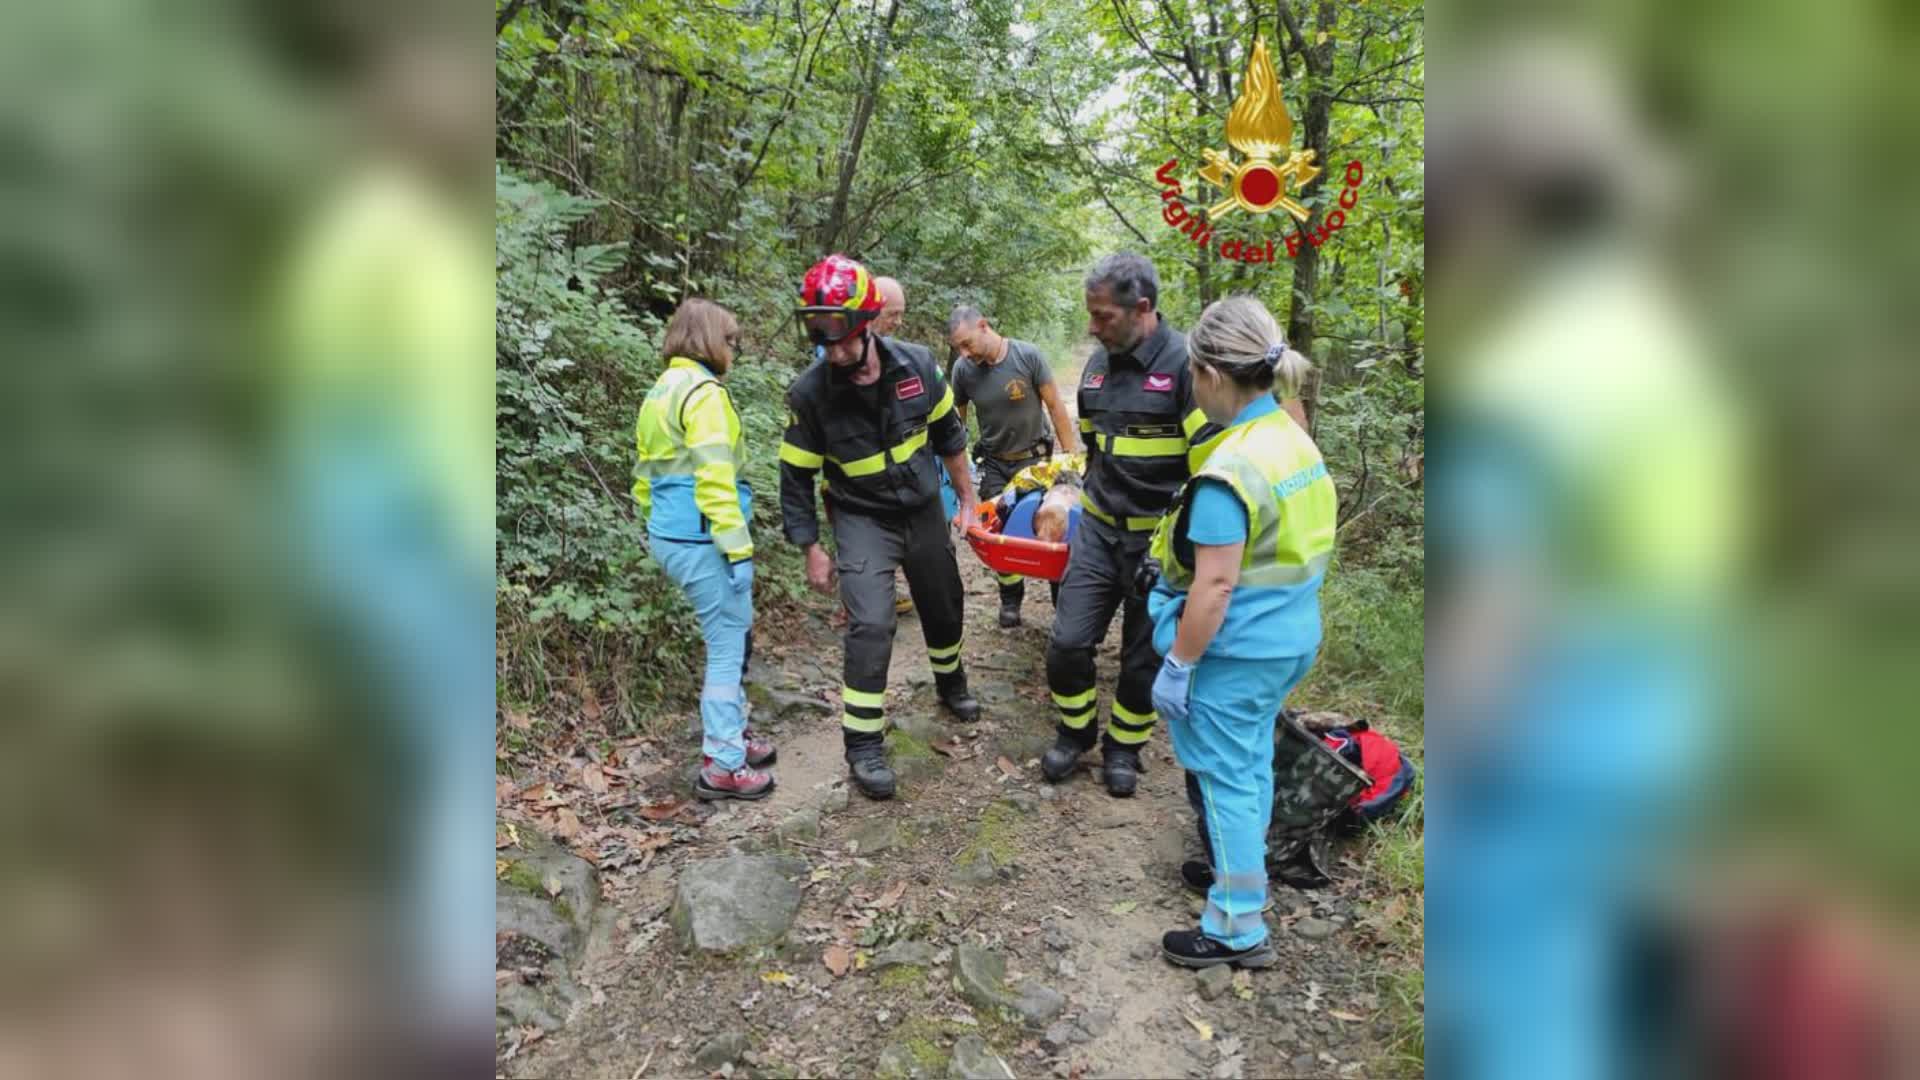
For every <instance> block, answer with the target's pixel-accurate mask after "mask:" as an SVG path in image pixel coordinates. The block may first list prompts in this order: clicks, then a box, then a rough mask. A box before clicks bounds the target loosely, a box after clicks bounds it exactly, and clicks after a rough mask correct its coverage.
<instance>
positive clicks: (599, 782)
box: [580, 763, 607, 795]
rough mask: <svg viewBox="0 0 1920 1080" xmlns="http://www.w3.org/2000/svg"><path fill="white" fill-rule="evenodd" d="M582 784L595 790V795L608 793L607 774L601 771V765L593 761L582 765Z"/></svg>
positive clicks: (589, 789)
mask: <svg viewBox="0 0 1920 1080" xmlns="http://www.w3.org/2000/svg"><path fill="white" fill-rule="evenodd" d="M580 786H581V787H584V788H586V789H587V790H588V791H591V792H593V793H594V794H595V795H605V794H606V793H607V776H606V774H605V773H603V772H601V771H600V766H598V765H594V764H592V763H588V764H586V765H582V766H581V767H580Z"/></svg>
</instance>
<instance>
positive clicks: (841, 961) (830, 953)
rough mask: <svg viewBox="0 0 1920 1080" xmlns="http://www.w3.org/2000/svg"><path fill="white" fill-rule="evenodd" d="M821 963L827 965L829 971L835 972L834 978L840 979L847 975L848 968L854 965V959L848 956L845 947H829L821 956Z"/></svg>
mask: <svg viewBox="0 0 1920 1080" xmlns="http://www.w3.org/2000/svg"><path fill="white" fill-rule="evenodd" d="M820 962H821V963H823V964H825V965H827V970H828V971H831V972H833V974H834V977H835V978H838V977H840V976H842V975H845V974H846V973H847V968H848V967H849V966H851V965H852V963H853V959H852V957H850V956H848V955H847V947H846V946H845V945H829V946H827V951H826V952H825V953H822V954H821V956H820Z"/></svg>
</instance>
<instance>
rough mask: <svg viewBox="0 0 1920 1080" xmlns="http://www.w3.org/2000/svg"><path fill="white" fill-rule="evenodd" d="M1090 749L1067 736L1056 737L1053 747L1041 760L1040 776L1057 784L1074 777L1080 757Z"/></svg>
mask: <svg viewBox="0 0 1920 1080" xmlns="http://www.w3.org/2000/svg"><path fill="white" fill-rule="evenodd" d="M1088 749H1089V747H1085V746H1081V745H1080V744H1079V743H1076V742H1074V741H1073V740H1072V739H1069V738H1067V737H1066V736H1065V735H1056V736H1054V740H1053V746H1051V747H1050V748H1048V750H1047V752H1046V753H1045V754H1044V755H1042V756H1041V758H1040V775H1041V776H1044V777H1046V778H1047V780H1048V781H1049V782H1051V783H1055V784H1057V783H1059V782H1060V781H1062V780H1065V779H1066V778H1067V777H1069V776H1072V775H1073V769H1074V766H1076V765H1078V764H1079V763H1080V755H1081V754H1084V753H1086V752H1087V750H1088Z"/></svg>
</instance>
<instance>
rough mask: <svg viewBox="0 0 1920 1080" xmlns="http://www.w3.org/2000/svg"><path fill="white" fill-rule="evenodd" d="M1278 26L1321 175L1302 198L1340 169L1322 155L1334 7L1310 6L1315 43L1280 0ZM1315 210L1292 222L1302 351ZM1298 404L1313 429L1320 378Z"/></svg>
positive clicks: (1295, 313)
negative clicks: (1296, 67) (1296, 68)
mask: <svg viewBox="0 0 1920 1080" xmlns="http://www.w3.org/2000/svg"><path fill="white" fill-rule="evenodd" d="M1278 7H1279V11H1280V17H1281V21H1282V24H1283V31H1284V32H1286V33H1289V34H1291V35H1292V36H1293V41H1294V47H1295V51H1297V52H1299V53H1300V54H1301V57H1302V59H1303V60H1304V61H1305V67H1306V71H1307V114H1306V116H1305V117H1304V118H1303V120H1302V125H1301V126H1302V128H1303V130H1304V132H1305V139H1306V145H1305V149H1308V150H1312V151H1313V152H1314V162H1315V163H1316V164H1318V165H1319V166H1320V170H1321V172H1320V175H1319V176H1316V177H1314V178H1313V180H1312V181H1311V182H1309V183H1307V184H1306V185H1304V186H1303V187H1302V188H1301V189H1300V195H1301V200H1302V201H1303V202H1304V201H1307V200H1310V199H1312V198H1313V197H1314V196H1315V195H1317V194H1319V192H1320V189H1321V187H1323V186H1324V185H1325V184H1326V180H1327V177H1328V176H1329V175H1339V174H1338V172H1337V171H1335V170H1334V169H1333V165H1332V163H1331V162H1329V161H1328V160H1327V128H1328V126H1329V123H1330V122H1331V118H1332V114H1333V49H1334V39H1333V31H1334V22H1335V20H1336V18H1337V17H1338V14H1339V13H1338V10H1337V9H1336V7H1335V6H1334V3H1333V0H1320V3H1319V5H1318V7H1317V8H1316V9H1315V11H1314V22H1315V25H1314V28H1313V29H1314V34H1315V36H1316V37H1318V36H1319V35H1320V34H1322V33H1324V34H1326V35H1327V36H1326V39H1325V40H1324V41H1320V42H1319V43H1318V44H1309V43H1308V42H1306V41H1305V40H1304V39H1303V36H1302V35H1301V34H1300V33H1299V30H1298V27H1297V25H1296V24H1295V23H1294V20H1293V17H1292V12H1291V11H1290V10H1289V9H1288V5H1287V4H1286V2H1285V0H1280V3H1279V5H1278ZM1320 217H1321V215H1320V211H1319V210H1318V209H1317V208H1316V209H1315V210H1314V212H1313V214H1312V216H1311V217H1309V218H1307V220H1306V221H1304V222H1299V223H1296V225H1295V229H1296V230H1297V231H1298V232H1299V233H1300V254H1299V255H1298V256H1297V257H1296V258H1295V259H1294V260H1293V293H1292V297H1291V302H1290V304H1289V306H1288V308H1287V343H1288V344H1289V345H1291V346H1293V347H1294V348H1295V349H1298V350H1299V351H1300V352H1302V353H1308V354H1309V355H1310V354H1311V352H1312V349H1313V337H1314V318H1313V301H1314V298H1315V296H1316V295H1318V293H1319V285H1320V249H1319V248H1316V247H1314V246H1313V244H1312V242H1311V241H1310V240H1309V239H1308V237H1309V236H1310V235H1311V234H1312V232H1313V231H1314V229H1315V228H1316V227H1318V225H1319V223H1320ZM1302 399H1303V400H1302V405H1303V406H1304V407H1305V409H1306V412H1307V430H1308V431H1309V432H1311V431H1312V430H1313V418H1314V413H1315V412H1316V411H1317V409H1318V406H1319V404H1320V400H1319V399H1320V380H1319V379H1318V378H1315V379H1312V380H1310V381H1309V383H1308V389H1307V390H1306V391H1305V392H1304V393H1303V394H1302Z"/></svg>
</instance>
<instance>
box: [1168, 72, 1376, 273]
mask: <svg viewBox="0 0 1920 1080" xmlns="http://www.w3.org/2000/svg"><path fill="white" fill-rule="evenodd" d="M1227 142H1229V143H1231V144H1232V145H1233V148H1234V149H1235V150H1238V151H1240V153H1241V154H1242V155H1244V156H1245V160H1244V161H1241V162H1239V163H1238V164H1236V163H1235V162H1234V160H1233V158H1232V156H1230V155H1228V154H1223V153H1220V152H1219V151H1217V150H1213V149H1208V150H1207V151H1206V152H1205V157H1206V165H1205V166H1203V167H1202V168H1201V169H1200V173H1199V175H1200V179H1201V180H1204V181H1206V182H1207V183H1209V184H1211V185H1213V186H1214V187H1215V188H1217V189H1219V190H1220V191H1221V192H1222V193H1223V194H1224V195H1225V196H1226V197H1225V198H1223V199H1221V200H1220V201H1219V202H1217V203H1215V204H1213V205H1212V206H1209V207H1207V216H1206V217H1205V218H1204V219H1202V218H1200V217H1199V216H1197V215H1195V214H1194V213H1193V212H1192V211H1191V210H1188V209H1187V204H1186V202H1185V201H1184V200H1183V199H1182V198H1181V194H1182V192H1183V190H1184V189H1183V188H1182V187H1181V184H1180V181H1179V180H1177V179H1175V178H1174V175H1173V170H1174V169H1175V168H1177V167H1178V166H1179V164H1180V162H1179V159H1177V158H1176V159H1173V160H1170V161H1168V162H1167V163H1166V164H1165V165H1162V166H1160V168H1159V170H1158V171H1156V172H1155V173H1154V174H1153V178H1154V179H1155V180H1158V181H1159V182H1160V185H1161V191H1160V203H1161V206H1160V216H1161V218H1162V219H1163V220H1165V221H1166V223H1167V224H1168V225H1170V226H1172V227H1173V228H1175V229H1178V230H1179V231H1180V233H1181V234H1182V235H1185V236H1189V237H1192V238H1193V242H1194V243H1195V244H1196V245H1198V246H1200V247H1203V248H1204V247H1211V246H1213V241H1214V228H1213V226H1214V223H1215V222H1217V221H1219V220H1221V219H1222V218H1225V217H1227V216H1229V215H1231V214H1233V213H1234V211H1236V210H1238V211H1242V212H1245V213H1247V214H1249V215H1253V216H1265V215H1266V214H1267V213H1269V212H1271V211H1273V210H1275V209H1282V210H1285V211H1286V212H1287V213H1288V214H1291V215H1292V216H1293V217H1294V219H1295V220H1297V221H1299V222H1301V223H1302V224H1305V222H1306V220H1307V218H1309V217H1311V216H1312V212H1311V211H1309V210H1308V209H1307V208H1306V207H1305V206H1303V205H1301V204H1300V203H1299V202H1298V201H1296V200H1294V199H1291V198H1289V197H1288V196H1287V192H1288V191H1289V190H1296V189H1298V188H1299V187H1300V186H1302V185H1304V184H1306V183H1307V182H1309V181H1311V180H1312V179H1313V178H1314V177H1316V176H1319V175H1320V166H1319V165H1317V164H1315V163H1314V156H1315V155H1314V152H1313V151H1312V150H1294V149H1293V148H1292V147H1293V118H1292V117H1290V116H1288V115H1287V103H1286V102H1285V101H1284V100H1283V99H1282V98H1281V97H1280V78H1279V76H1278V75H1276V74H1275V73H1274V70H1273V60H1272V58H1270V57H1269V56H1268V55H1267V40H1266V38H1264V37H1261V38H1256V39H1254V43H1253V55H1252V56H1249V57H1248V58H1247V74H1246V77H1245V78H1243V79H1242V80H1241V81H1240V96H1239V97H1238V98H1236V99H1234V102H1233V111H1232V112H1231V113H1228V114H1227ZM1282 155H1285V157H1286V160H1285V161H1284V162H1280V163H1278V164H1276V161H1277V160H1278V159H1279V158H1280V157H1281V156H1282ZM1365 176H1366V170H1364V169H1362V168H1361V167H1360V163H1359V162H1358V161H1350V162H1348V163H1347V171H1346V182H1347V184H1346V187H1345V189H1343V190H1342V191H1341V192H1340V206H1339V208H1337V209H1333V210H1330V211H1328V212H1327V214H1326V216H1324V217H1323V218H1321V220H1320V224H1319V225H1318V226H1317V227H1315V228H1314V229H1312V230H1311V231H1308V232H1305V233H1302V231H1301V230H1299V229H1293V230H1289V231H1288V233H1287V235H1286V239H1285V247H1286V252H1287V257H1288V258H1289V259H1291V258H1293V257H1294V256H1296V255H1298V254H1300V247H1301V242H1302V239H1303V236H1304V239H1305V241H1306V242H1307V243H1310V244H1312V245H1313V246H1314V247H1319V246H1320V245H1321V244H1323V243H1326V240H1327V237H1329V236H1332V235H1333V234H1334V233H1335V232H1338V231H1339V230H1340V229H1341V228H1342V227H1344V226H1345V225H1346V223H1347V215H1346V211H1348V210H1351V209H1353V208H1354V205H1355V204H1356V203H1357V202H1358V201H1359V191H1360V181H1361V180H1362V179H1363V178H1364V177H1365ZM1217 251H1218V254H1219V255H1220V257H1221V258H1223V259H1234V260H1237V261H1239V262H1244V263H1271V262H1273V261H1274V249H1273V240H1272V238H1271V237H1269V238H1268V239H1267V241H1266V243H1265V244H1264V245H1262V244H1260V243H1259V242H1257V241H1247V240H1241V239H1238V238H1230V239H1227V240H1223V241H1221V242H1220V245H1219V247H1218V249H1217Z"/></svg>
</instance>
